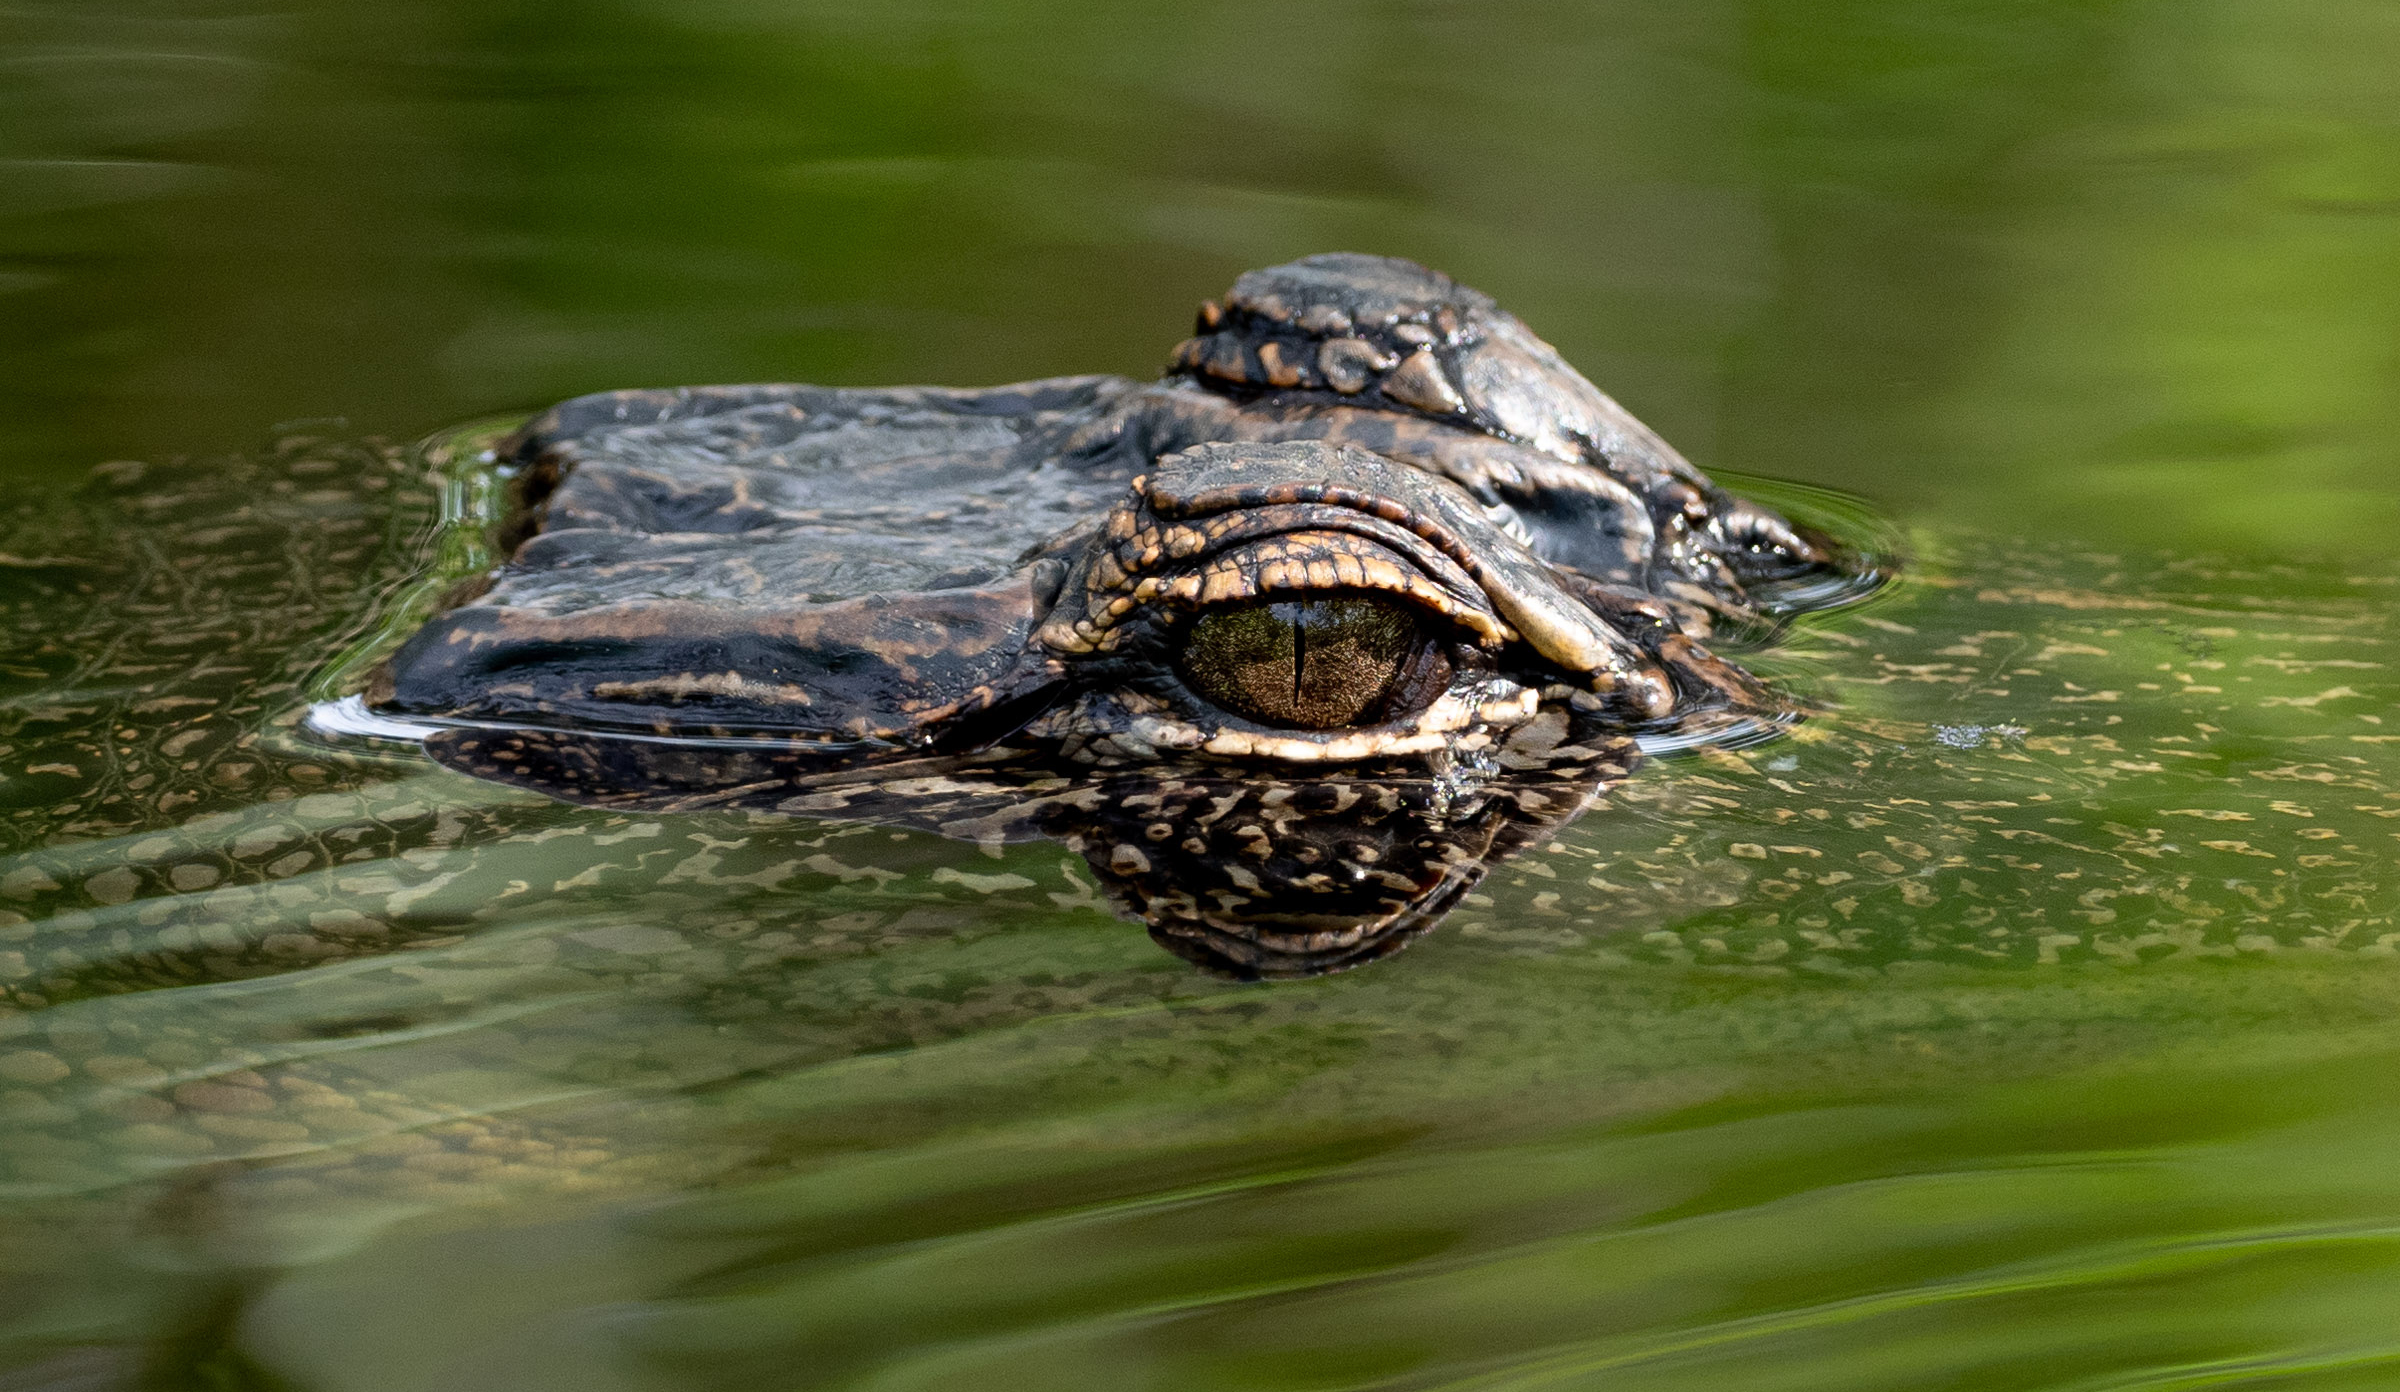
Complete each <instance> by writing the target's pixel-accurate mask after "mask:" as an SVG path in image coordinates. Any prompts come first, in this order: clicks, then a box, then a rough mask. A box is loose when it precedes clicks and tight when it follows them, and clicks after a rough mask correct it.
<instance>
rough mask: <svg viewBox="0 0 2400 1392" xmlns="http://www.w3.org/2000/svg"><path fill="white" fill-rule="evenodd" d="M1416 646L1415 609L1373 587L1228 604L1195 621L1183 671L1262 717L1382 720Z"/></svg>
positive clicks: (1289, 723) (1303, 723)
mask: <svg viewBox="0 0 2400 1392" xmlns="http://www.w3.org/2000/svg"><path fill="white" fill-rule="evenodd" d="M1418 646H1419V644H1418V637H1417V625H1416V621H1415V619H1414V617H1413V616H1412V615H1411V614H1410V613H1409V612H1408V611H1407V610H1405V609H1403V608H1402V607H1401V606H1400V605H1398V604H1395V603H1393V602H1391V601H1389V600H1386V599H1381V598H1378V597H1376V596H1374V595H1348V594H1345V595H1328V596H1325V597H1323V598H1318V599H1299V600H1282V601H1277V602H1273V603H1263V604H1229V605H1223V606H1220V607H1217V608H1213V609H1210V610H1207V611H1206V612H1204V613H1202V614H1201V615H1200V617H1199V618H1198V619H1196V620H1194V621H1193V623H1192V626H1191V628H1190V630H1189V631H1188V632H1187V634H1186V635H1185V638H1184V648H1183V676H1184V680H1185V681H1186V682H1188V683H1189V684H1190V685H1191V687H1192V689H1193V690H1194V691H1197V692H1199V693H1200V694H1201V695H1202V696H1205V697H1207V698H1208V699H1209V700H1211V701H1214V702H1216V703H1217V704H1218V705H1220V706H1223V707H1224V708H1225V709H1227V710H1229V711H1232V712H1234V713H1235V714H1237V715H1243V716H1247V717H1249V718H1250V719H1252V720H1255V721H1257V722H1259V723H1260V724H1262V725H1282V726H1286V727H1289V728H1293V729H1301V730H1339V729H1344V728H1346V727H1348V726H1352V725H1360V724H1368V723H1373V722H1376V721H1380V720H1382V719H1384V718H1385V715H1384V708H1385V706H1386V704H1387V703H1388V701H1389V700H1390V697H1391V695H1392V691H1393V689H1394V688H1395V687H1397V686H1398V685H1399V684H1400V680H1401V678H1402V677H1403V676H1404V675H1406V670H1407V668H1408V666H1409V659H1410V658H1411V657H1412V656H1413V655H1414V654H1415V653H1416V651H1417V648H1418Z"/></svg>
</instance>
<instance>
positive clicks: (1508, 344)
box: [366, 255, 1876, 976]
mask: <svg viewBox="0 0 2400 1392" xmlns="http://www.w3.org/2000/svg"><path fill="white" fill-rule="evenodd" d="M499 457H500V459H501V460H503V461H505V462H506V464H507V465H508V466H509V467H512V468H514V469H516V470H517V471H518V473H517V478H518V480H519V488H518V493H519V496H518V497H517V499H516V504H515V510H514V512H513V514H512V515H511V516H510V517H509V518H508V519H507V520H506V522H505V524H504V527H503V531H504V532H505V534H506V535H508V536H510V537H512V538H522V544H521V545H520V546H519V547H518V548H517V550H516V552H515V554H514V556H513V557H512V558H511V559H510V560H509V561H508V562H507V563H506V564H505V565H503V566H501V567H499V568H498V569H497V570H496V571H494V572H493V573H492V574H490V575H489V576H487V577H481V578H479V579H478V580H477V581H475V582H474V583H473V584H471V585H470V586H468V587H467V590H466V591H465V594H464V599H463V602H461V603H458V604H456V605H455V606H454V607H452V608H450V609H449V610H448V611H447V612H444V613H441V614H439V615H436V616H434V617H432V618H431V619H430V620H429V621H428V622H427V623H426V624H425V626H424V628H423V629H422V630H421V631H420V632H418V633H417V634H416V635H415V636H414V637H413V638H410V639H409V640H408V641H407V642H406V643H405V644H404V645H403V646H401V647H400V648H399V650H398V651H397V652H396V653H394V654H393V655H392V656H391V658H390V659H389V661H388V662H387V663H385V664H384V665H383V666H382V667H380V668H379V669H377V670H376V671H375V673H374V674H373V675H372V677H371V679H370V680H369V681H368V683H367V691H366V705H367V706H368V707H370V708H371V709H372V711H373V712H374V714H375V716H376V717H378V718H390V719H397V720H400V721H404V722H410V723H411V725H412V728H415V729H417V730H419V731H421V732H423V733H424V734H425V735H426V738H425V747H426V748H427V750H428V751H429V752H431V753H432V754H433V755H434V756H435V757H436V758H438V759H440V760H441V761H442V762H443V763H445V764H448V765H450V766H451V767H453V768H457V769H460V770H463V771H465V772H468V773H472V774H475V775H477V776H479V777H484V778H489V779H493V780H496V781H500V782H505V783H511V784H516V785H518V786H522V787H528V788H533V789H536V790H539V791H541V792H544V793H547V794H550V795H552V796H555V797H560V798H563V799H566V800H569V801H575V802H585V803H594V804H598V805H603V806H610V807H618V808H662V807H681V808H696V807H706V806H722V805H731V806H737V807H745V808H768V809H772V810H775V811H780V812H799V813H810V814H815V815H828V814H836V815H843V816H851V817H863V818H869V819H873V820H878V821H885V822H892V823H898V824H904V825H910V826H918V827H930V828H934V829H938V830H940V831H942V832H943V833H944V834H947V835H953V836H957V835H968V836H973V837H976V838H978V839H995V838H999V839H1005V837H1006V836H1007V835H1009V834H1012V833H1013V834H1019V835H1025V834H1042V835H1048V836H1052V837H1055V838H1057V839H1059V840H1061V841H1064V842H1066V843H1068V844H1069V845H1071V846H1073V847H1074V848H1075V849H1077V850H1078V851H1080V852H1082V853H1083V854H1084V855H1085V856H1086V858H1087V859H1089V860H1090V862H1091V863H1092V865H1093V866H1094V868H1095V869H1096V870H1097V871H1098V872H1099V873H1100V875H1101V877H1102V879H1103V880H1104V881H1105V882H1106V883H1107V884H1108V885H1109V886H1110V888H1111V890H1112V892H1113V894H1114V895H1115V897H1116V899H1117V900H1118V902H1119V903H1120V904H1121V905H1122V906H1123V907H1125V908H1126V909H1128V910H1130V911H1131V912H1132V913H1134V914H1135V915H1136V916H1138V917H1140V918H1141V919H1143V920H1144V921H1146V922H1147V923H1148V924H1149V925H1150V927H1151V930H1152V932H1153V934H1154V935H1156V936H1157V938H1158V939H1159V941H1160V942H1161V943H1163V944H1165V945H1167V946H1168V947H1169V948H1170V949H1171V950H1173V951H1175V952H1177V953H1178V954H1180V955H1183V956H1185V957H1187V958H1190V959H1192V960H1193V961H1196V962H1199V963H1201V964H1202V965H1205V966H1208V967H1211V968H1215V969H1218V970H1221V971H1227V972H1231V973H1233V974H1236V975H1241V976H1288V975H1311V974H1315V973H1318V972H1323V971H1328V970H1334V969H1338V968H1341V967H1347V966H1352V965H1356V964H1358V963H1360V962H1363V961H1367V960H1371V959H1372V958H1374V957H1377V956H1381V955H1383V954H1385V953H1387V952H1389V951H1391V950H1392V949H1394V948H1396V947H1398V946H1400V945H1402V944H1403V943H1405V942H1407V941H1408V940H1409V939H1410V938H1411V937H1413V936H1415V935H1416V934H1418V933H1420V932H1422V931H1423V930H1424V929H1425V928H1427V927H1429V926H1430V925H1431V924H1432V923H1434V922H1436V921H1438V919H1439V918H1440V917H1441V915H1442V914H1443V913H1444V912H1446V911H1447V910H1448V908H1449V907H1450V906H1451V905H1452V904H1454V903H1455V902H1456V901H1457V900H1458V898H1459V897H1460V896H1461V895H1462V894H1463V893H1464V892H1465V891H1466V889H1467V888H1468V887H1469V886H1470V885H1472V884H1473V883H1474V881H1475V880H1476V878H1478V877H1479V876H1480V874H1481V873H1482V870H1483V867H1485V866H1487V865H1488V864H1489V863H1490V862H1491V861H1492V859H1493V858H1495V857H1499V856H1505V855H1507V854H1510V853H1512V852H1513V851H1514V850H1516V849H1519V848H1521V847H1522V846H1524V845H1526V844H1528V843H1529V842H1530V841H1533V840H1536V839H1538V838H1539V837H1540V836H1541V835H1542V834H1543V833H1544V832H1545V831H1546V830H1547V829H1549V828H1553V827H1555V826H1557V825H1559V824H1560V823H1562V822H1563V821H1564V820H1566V819H1567V818H1569V817H1572V816H1573V815H1574V814H1575V813H1576V812H1578V811H1580V810H1581V809H1582V807H1583V806H1584V805H1585V804H1586V803H1587V802H1588V801H1589V800H1590V799H1591V798H1592V797H1593V796H1594V795H1596V793H1597V792H1598V791H1599V790H1600V789H1602V788H1603V787H1605V786H1606V785H1607V784H1608V783H1609V782H1611V781H1613V780H1615V779H1618V778H1622V777H1623V776H1624V774H1625V773H1626V771H1627V770H1628V769H1629V768H1630V766H1631V763H1632V761H1633V754H1634V749H1635V745H1634V739H1635V737H1636V736H1637V735H1649V736H1652V737H1658V738H1673V739H1685V740H1693V739H1706V738H1711V737H1725V736H1729V735H1733V734H1737V733H1747V732H1750V731H1754V730H1756V729H1758V728H1760V727H1762V726H1767V727H1771V726H1774V725H1776V724H1779V723H1782V722H1784V721H1786V720H1788V719H1789V718H1790V717H1791V715H1792V713H1793V710H1792V707H1791V705H1790V704H1789V702H1788V701H1787V700H1786V699H1785V698H1784V697H1783V696H1781V695H1779V694H1778V693H1776V692H1774V691H1773V690H1771V689H1769V688H1768V687H1766V686H1764V685H1763V684H1761V683H1759V682H1758V681H1756V680H1754V679H1753V678H1751V677H1750V676H1749V675H1748V674H1747V673H1745V672H1744V671H1743V670H1742V669H1740V668H1738V667H1736V666H1734V665H1732V664H1730V663H1728V662H1726V661H1725V660H1723V659H1721V658H1719V657H1717V656H1715V655H1714V654H1712V653H1711V652H1709V651H1708V650H1707V649H1706V648H1704V647H1702V646H1701V645H1700V640H1702V639H1705V638H1708V637H1710V636H1712V635H1716V634H1725V633H1730V634H1731V635H1733V636H1735V637H1736V638H1741V637H1748V636H1756V635H1757V634H1760V633H1763V632H1765V631H1767V630H1768V629H1769V628H1770V627H1771V626H1772V625H1773V624H1774V623H1775V622H1776V621H1777V620H1779V619H1780V618H1781V617H1782V616H1784V615H1787V614H1790V613H1793V612H1796V611H1799V610H1802V609H1809V608H1822V607H1825V606H1827V605H1829V604H1832V603H1836V602H1839V601H1841V600H1843V599H1846V598H1849V597H1852V596H1854V595H1856V594H1858V593H1861V592H1863V590H1865V589H1866V588H1868V587H1870V586H1871V585H1872V584H1873V583H1874V580H1875V578H1876V577H1875V570H1874V566H1873V565H1872V563H1871V562H1869V561H1868V560H1867V559H1866V558H1864V557H1862V556H1860V555H1859V554H1857V553H1856V552H1855V551H1853V550H1852V549H1850V548H1847V547H1845V546H1844V545H1842V544H1841V543H1839V542H1837V541H1836V540H1834V539H1833V538H1831V537H1829V536H1827V535H1825V534H1823V533H1821V532H1817V531H1814V530H1812V529H1810V528H1808V527H1806V526H1803V525H1797V524H1795V523H1794V522H1792V521H1789V520H1787V519H1785V518H1783V517H1780V516H1778V515H1776V514H1775V513H1773V512H1771V511H1769V510H1767V509H1765V508H1763V507H1760V506H1758V505H1756V504H1754V503H1750V502H1747V501H1745V500H1742V499H1740V498H1737V497H1735V496H1733V495H1731V494H1729V493H1727V492H1726V491H1724V490H1723V489H1721V488H1718V487H1717V486H1716V485H1714V484H1713V483H1711V482H1710V481H1709V480H1708V479H1707V478H1706V477H1704V476H1703V475H1701V474H1700V473H1699V471H1697V470H1696V469H1694V468H1693V467H1692V466H1691V465H1690V464H1689V463H1687V462H1686V461H1684V460H1683V459H1682V458H1681V457H1680V456H1678V455H1677V454H1676V453H1675V452H1674V451H1673V450H1672V449H1671V448H1669V447H1668V446H1667V445H1666V444H1665V443H1664V442H1662V441H1660V440H1659V439H1658V437H1657V436H1655V435H1654V434H1652V433H1651V432H1650V431H1648V430H1647V429H1646V428H1644V427H1643V426H1642V425H1641V424H1640V423H1639V422H1637V421H1635V420H1634V419H1633V418H1632V417H1631V416H1629V415H1627V414H1626V413H1625V412H1624V411H1623V409H1622V408H1620V407H1618V406H1617V404H1616V403H1615V402H1613V401H1611V400H1609V399H1608V398H1607V397H1606V396H1605V395H1603V394H1601V393H1600V392H1599V391H1598V390H1597V389H1596V388H1594V387H1593V386H1592V385H1591V384H1590V383H1589V382H1587V381H1585V380H1584V379H1583V378H1582V377H1581V376H1580V375H1578V374H1577V373H1576V372H1575V371H1574V369H1573V368H1571V367H1569V366H1568V365H1567V364H1566V363H1565V362H1564V361H1563V360H1561V359H1560V358H1559V357H1558V355H1557V354H1556V352H1555V351H1554V350H1552V349H1551V348H1550V347H1549V346H1548V345H1547V344H1545V343H1543V342H1541V340H1539V339H1537V338H1535V337H1533V335H1532V334H1531V333H1530V332H1529V331H1528V330H1526V328H1525V326H1524V325H1523V324H1522V323H1520V322H1518V321H1517V320H1516V319H1515V318H1514V317H1513V316H1511V315H1509V314H1507V313H1505V312H1504V311H1502V310H1500V309H1499V308H1498V307H1497V306H1496V305H1494V304H1493V303H1492V302H1491V301H1490V300H1489V299H1488V298H1486V297H1484V296H1482V295H1480V294H1478V293H1476V292H1474V291H1472V290H1469V289H1466V288H1465V287H1463V286H1460V285H1457V284H1456V283H1454V282H1452V281H1450V280H1449V279H1448V278H1447V277H1444V276H1441V275H1438V274H1436V273H1434V272H1431V271H1427V270H1425V269H1424V268H1422V267H1419V266H1415V265H1413V264H1410V263H1407V262H1398V261H1390V260H1385V259H1382V258H1375V257H1364V256H1347V255H1341V256H1324V257H1312V258H1309V259H1307V260H1305V261H1301V262H1296V263H1293V264H1291V265H1288V266H1281V267H1276V268H1273V269H1270V270H1266V271H1258V272H1253V273H1251V274H1249V275H1246V276H1244V277H1242V278H1241V280H1240V281H1238V282H1237V283H1236V284H1235V286H1234V288H1233V291H1232V293H1231V294H1230V295H1229V296H1228V297H1227V298H1226V300H1225V301H1224V302H1223V303H1217V302H1211V303H1209V304H1207V305H1205V306H1203V307H1202V310H1201V313H1200V319H1199V335H1198V336H1197V337H1195V338H1193V339H1191V340H1189V341H1188V342H1186V343H1185V344H1184V345H1183V346H1182V347H1181V348H1180V349H1178V350H1177V352H1176V355H1175V367H1174V368H1173V369H1172V370H1171V371H1170V373H1169V375H1168V376H1167V377H1166V378H1165V379H1164V380H1162V381H1160V382H1158V383H1153V384H1143V383H1136V382H1132V381H1129V380H1126V379H1123V378H1113V377H1084V378H1062V379H1055V380H1051V381H1044V382H1030V383H1022V384H1018V385H1015V386H1009V387H997V388H990V389H986V390H980V391H950V390H938V389H931V388H894V389H886V390H837V389H827V388H815V387H798V386H765V387H728V388H701V389H692V390H686V391H677V392H615V393H605V394H602V395H599V396H595V397H586V398H581V399H579V400H576V401H571V402H568V403H566V404H565V405H562V406H560V407H558V408H556V409H554V410H553V411H551V412H549V413H548V414H547V415H545V416H543V417H542V418H540V419H538V420H536V421H535V422H533V423H532V424H531V425H529V426H527V427H526V428H525V429H524V430H523V431H521V432H520V433H519V434H518V435H517V436H516V437H514V438H513V439H512V440H511V441H509V442H508V443H506V444H504V445H503V446H502V447H501V449H500V451H499Z"/></svg>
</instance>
